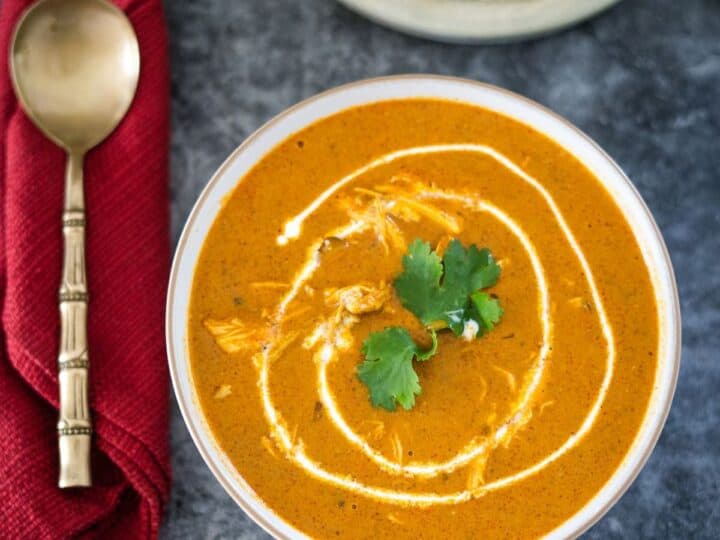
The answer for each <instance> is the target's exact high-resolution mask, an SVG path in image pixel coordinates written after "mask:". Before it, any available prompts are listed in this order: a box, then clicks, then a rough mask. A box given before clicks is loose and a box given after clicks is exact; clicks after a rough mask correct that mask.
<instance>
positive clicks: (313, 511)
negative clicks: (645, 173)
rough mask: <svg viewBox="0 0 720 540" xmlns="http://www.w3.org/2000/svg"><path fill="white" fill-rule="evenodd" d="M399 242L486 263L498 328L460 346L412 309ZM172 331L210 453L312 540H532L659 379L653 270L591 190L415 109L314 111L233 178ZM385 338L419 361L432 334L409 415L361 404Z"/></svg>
mask: <svg viewBox="0 0 720 540" xmlns="http://www.w3.org/2000/svg"><path fill="white" fill-rule="evenodd" d="M415 240H419V241H421V242H422V245H425V246H428V247H429V249H432V250H434V251H435V252H436V254H437V255H438V256H439V257H441V256H442V255H443V254H444V253H447V252H448V250H450V249H453V248H452V247H451V246H453V245H454V246H455V247H457V246H458V245H460V246H461V247H463V248H464V249H467V248H469V246H471V245H475V246H477V247H478V248H489V249H490V251H491V252H492V255H493V256H494V258H495V260H496V261H497V265H498V266H499V268H500V269H501V273H500V277H499V279H496V280H495V281H493V282H492V283H491V284H490V285H488V283H485V290H484V296H483V299H484V301H486V302H495V304H496V306H497V305H498V303H499V305H500V306H501V307H502V316H501V317H500V316H498V317H496V318H495V324H494V325H493V324H490V325H489V326H488V327H487V328H484V330H485V331H484V332H482V331H481V332H477V337H475V334H476V332H475V331H477V330H478V324H476V323H478V322H482V321H481V320H480V318H479V317H477V316H476V317H475V319H478V320H477V321H472V323H469V322H468V321H467V320H466V321H465V323H464V326H462V328H461V329H460V330H462V331H461V332H457V333H456V332H453V331H450V330H447V329H444V328H445V326H447V325H446V324H443V323H442V321H440V324H435V322H432V323H428V321H421V317H419V316H418V315H417V313H416V312H415V311H413V310H412V309H408V305H409V303H408V302H407V301H406V299H404V298H403V295H402V294H401V292H402V291H401V290H400V288H399V285H398V281H397V276H399V275H400V274H401V273H403V272H407V268H406V267H404V266H403V264H404V263H403V261H404V260H405V264H406V265H407V264H412V263H413V260H415V259H412V257H410V258H406V259H404V258H403V257H404V256H406V255H407V254H408V253H409V252H410V250H411V249H413V248H412V246H415V247H417V246H418V245H420V244H413V242H414V241H415ZM453 240H457V242H454V241H453ZM429 257H432V255H430V256H429ZM411 259H412V260H411ZM438 268H439V267H438ZM444 271H445V275H444V277H442V278H441V280H442V281H441V287H444V288H445V289H448V288H449V287H450V286H451V279H454V278H453V277H452V276H451V275H450V273H451V272H452V269H451V268H450V267H449V266H448V263H447V260H446V261H445V264H444ZM455 279H457V278H455ZM473 283H475V282H473ZM426 285H427V282H418V283H411V284H410V286H409V287H406V289H405V291H404V294H405V295H406V296H407V295H408V294H413V295H414V294H418V295H421V296H422V295H423V294H425V292H427V291H426V290H425V288H427V287H426ZM399 291H400V292H399ZM426 297H427V295H426V296H423V298H426ZM465 300H467V298H465ZM468 305H470V304H468ZM496 315H498V314H497V313H496ZM498 319H499V320H498ZM483 320H484V319H483ZM188 325H189V351H190V361H191V367H192V373H193V379H194V385H195V388H196V390H197V395H198V398H199V401H200V404H201V407H202V409H203V411H204V414H205V416H206V418H207V421H208V424H209V426H210V428H211V429H212V432H213V434H214V436H215V438H216V440H217V444H218V445H219V446H220V447H221V448H222V450H223V451H224V452H225V453H226V454H227V456H228V457H229V459H230V460H231V461H232V463H233V464H234V466H235V467H236V468H237V470H238V472H239V473H240V474H241V475H242V477H243V478H244V479H245V480H246V481H247V483H248V484H249V485H250V486H251V487H252V489H253V490H254V491H255V492H256V494H257V495H258V496H259V497H260V498H261V499H262V500H263V501H264V502H265V503H266V504H267V506H268V507H270V508H271V509H272V510H273V511H274V512H276V513H277V514H278V515H279V516H281V517H282V518H283V519H284V520H285V521H287V522H288V523H289V524H291V525H292V526H294V527H295V528H297V529H298V530H300V531H302V532H304V533H305V534H307V535H308V536H311V537H317V538H338V537H339V538H394V539H396V538H533V537H537V536H539V535H542V534H544V533H548V532H549V531H551V530H553V529H554V528H556V527H558V526H559V525H560V524H562V523H563V522H564V521H566V520H567V519H568V518H570V517H571V516H572V515H573V514H574V513H576V512H577V511H578V510H580V508H581V507H582V506H583V505H584V504H585V503H587V502H588V500H589V499H590V498H591V497H592V496H593V495H594V494H595V493H596V492H597V491H598V490H599V489H600V488H601V487H602V486H603V484H604V483H605V482H606V481H607V480H608V479H609V478H610V476H611V475H612V473H613V472H614V470H615V469H616V468H617V467H618V466H619V464H620V462H621V461H622V459H623V458H624V456H625V455H626V453H627V451H628V450H629V448H630V446H631V444H632V442H633V440H634V437H635V435H636V433H637V431H638V429H639V427H640V424H641V422H642V419H643V416H644V414H645V412H646V409H647V405H648V402H649V398H650V396H651V393H652V388H653V380H654V375H655V370H656V363H657V360H656V356H657V347H658V310H657V305H656V301H655V297H654V293H653V288H652V284H651V280H650V275H649V271H648V269H647V267H646V266H645V263H644V260H643V257H642V255H641V252H640V249H639V247H638V244H637V242H636V239H635V238H634V236H633V234H632V233H631V231H630V229H629V227H628V225H627V223H626V222H625V220H624V218H623V216H622V214H621V212H620V211H619V209H618V208H617V206H616V205H615V203H614V202H613V200H612V199H611V198H610V196H609V195H608V193H607V192H606V191H605V189H604V188H603V186H602V185H601V184H600V183H599V181H598V180H597V179H596V178H595V177H594V176H593V175H592V174H591V173H590V172H589V171H588V170H587V169H586V168H585V167H584V166H583V165H582V164H581V163H580V162H578V161H577V160H576V159H575V158H574V157H573V156H572V155H570V154H569V153H568V152H567V151H565V150H564V149H563V148H561V147H560V146H558V145H557V144H556V143H555V142H553V141H552V140H550V139H548V138H546V137H545V136H543V135H542V134H540V133H538V132H536V131H534V130H533V129H531V128H530V127H528V126H526V125H524V124H522V123H519V122H517V121H515V120H512V119H510V118H507V117H504V116H501V115H499V114H496V113H493V112H491V111H488V110H484V109H481V108H478V107H474V106H470V105H466V104H461V103H455V102H449V101H441V100H431V99H417V100H398V101H387V102H380V103H376V104H372V105H367V106H362V107H357V108H352V109H348V110H345V111H343V112H340V113H338V114H335V115H333V116H330V117H328V118H326V119H323V120H321V121H319V122H317V123H315V124H313V125H311V126H309V127H307V128H305V129H303V130H302V131H300V132H298V133H296V134H295V135H294V136H292V137H291V138H289V139H287V140H286V141H284V142H283V143H281V144H280V145H278V146H277V147H276V148H274V149H273V150H272V151H270V152H269V153H268V154H267V155H266V156H265V157H264V158H263V159H262V160H261V161H260V162H259V163H258V164H257V165H256V166H255V167H254V168H253V169H252V170H251V171H250V172H249V173H248V174H247V175H246V176H245V177H244V178H242V179H239V182H238V185H237V188H236V189H235V190H234V191H233V192H232V194H230V195H229V196H228V197H227V199H226V200H225V202H224V205H223V208H222V209H221V211H220V213H219V215H218V217H217V219H216V221H215V223H214V225H213V227H212V229H211V231H210V233H209V235H208V236H207V239H206V241H205V244H204V247H203V249H202V253H201V256H200V258H199V260H198V263H197V267H196V270H195V276H194V284H193V290H192V298H191V307H190V312H189V314H188ZM493 326H494V327H493ZM388 327H395V328H402V329H405V330H406V331H407V335H409V336H410V337H409V338H408V339H409V340H410V341H406V342H407V343H413V342H414V343H416V344H417V350H418V351H422V350H426V349H427V348H429V347H430V345H431V341H432V339H431V334H432V331H437V341H438V345H437V352H436V353H435V355H434V356H433V357H432V358H431V359H429V360H427V361H420V360H419V358H417V357H416V358H415V360H412V358H413V356H412V354H413V353H412V352H410V353H408V354H409V356H407V357H405V358H404V360H403V363H402V368H403V369H404V370H405V371H403V373H404V374H406V375H408V377H409V378H410V379H413V375H411V374H409V373H410V372H409V371H408V366H411V367H410V368H409V369H410V370H412V371H413V372H414V373H416V377H417V385H418V386H417V388H415V390H414V391H413V392H411V393H410V397H411V398H412V399H408V396H407V395H406V396H404V398H402V399H401V397H400V396H399V395H398V396H394V395H392V396H390V398H389V400H388V399H386V400H385V402H384V403H379V402H378V400H377V399H375V398H376V397H377V395H373V400H371V392H373V391H377V392H380V391H382V390H383V388H382V387H381V385H389V384H390V383H389V382H388V381H389V379H388V378H391V377H396V376H398V372H392V373H380V374H379V376H378V377H376V379H375V380H374V382H368V378H361V377H360V376H359V373H360V372H362V369H361V370H360V372H359V371H358V370H359V369H360V368H359V366H361V365H363V363H366V362H367V363H369V364H372V362H373V358H371V357H372V355H373V353H372V352H370V349H369V348H366V347H364V346H363V344H364V343H367V342H368V340H370V339H371V336H373V335H374V336H377V335H378V334H380V333H382V332H384V329H386V328H388ZM468 328H470V330H468ZM431 329H432V331H431ZM373 333H376V334H373ZM456 334H458V335H456ZM395 338H397V336H395ZM394 343H395V344H397V341H396V342H394ZM413 350H414V349H413ZM420 354H421V353H420V352H418V353H417V356H419V355H420ZM396 360H397V362H398V363H397V364H393V363H392V362H394V361H396ZM388 362H389V363H388V365H391V366H392V369H390V371H392V370H393V369H395V368H396V367H397V369H398V370H399V369H400V367H401V366H400V360H398V359H397V358H390V359H388ZM371 367H373V368H375V367H377V366H371ZM386 376H387V377H386ZM408 377H406V378H405V379H404V380H402V381H400V382H402V383H403V384H410V385H411V386H412V384H411V383H412V380H408ZM393 380H395V379H393ZM373 384H374V385H375V386H373ZM398 384H400V383H398ZM385 390H387V388H385ZM391 393H392V392H391ZM386 397H387V396H386ZM395 397H397V401H396V400H395ZM410 401H412V403H410ZM389 409H394V410H389Z"/></svg>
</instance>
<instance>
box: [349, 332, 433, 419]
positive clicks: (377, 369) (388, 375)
mask: <svg viewBox="0 0 720 540" xmlns="http://www.w3.org/2000/svg"><path fill="white" fill-rule="evenodd" d="M432 339H433V346H432V348H431V349H429V350H428V351H421V350H420V349H419V348H418V346H417V345H416V344H415V341H413V338H412V337H411V336H410V333H409V332H408V331H407V330H406V329H405V328H401V327H398V326H394V327H390V328H386V329H385V330H383V331H381V332H373V333H371V334H370V335H369V336H368V337H367V339H366V340H365V341H364V342H363V346H362V353H363V354H364V355H365V361H364V362H363V363H362V364H360V365H359V366H358V370H357V373H358V377H359V378H360V380H361V381H362V382H363V383H364V384H365V385H366V386H367V387H368V389H369V390H370V401H371V402H372V404H373V405H374V406H376V407H382V408H383V409H387V410H388V411H394V410H395V406H396V402H397V403H399V404H400V405H401V406H402V407H403V408H404V409H405V410H408V409H411V408H412V407H413V406H414V405H415V396H416V395H417V394H420V392H421V389H420V382H419V381H418V376H417V373H415V370H414V369H413V365H412V361H413V357H415V356H417V357H418V360H427V359H428V358H430V357H431V356H433V355H434V354H435V353H436V352H437V337H436V336H435V333H434V332H432Z"/></svg>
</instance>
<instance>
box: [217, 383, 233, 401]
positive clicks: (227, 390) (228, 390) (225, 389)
mask: <svg viewBox="0 0 720 540" xmlns="http://www.w3.org/2000/svg"><path fill="white" fill-rule="evenodd" d="M230 394H232V387H231V386H230V385H229V384H221V385H220V386H218V388H217V390H215V393H214V394H213V397H214V398H215V399H223V398H226V397H228V396H229V395H230Z"/></svg>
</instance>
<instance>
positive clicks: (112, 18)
mask: <svg viewBox="0 0 720 540" xmlns="http://www.w3.org/2000/svg"><path fill="white" fill-rule="evenodd" d="M11 67H12V75H13V77H12V79H13V85H14V87H15V91H16V93H17V95H18V98H19V99H20V102H21V104H22V106H23V109H25V112H26V113H27V114H28V116H30V118H31V119H32V120H33V122H34V123H35V124H36V125H37V127H38V128H40V130H41V131H43V133H45V135H47V136H48V137H49V138H50V139H52V140H53V141H54V142H55V143H56V144H58V145H59V146H62V147H63V148H65V149H66V150H68V151H69V152H75V153H84V152H85V151H87V150H89V149H90V148H92V147H93V146H95V145H97V144H98V143H99V142H100V141H102V140H103V139H104V138H105V137H107V136H108V135H109V134H110V132H111V131H112V130H113V129H114V128H115V126H117V124H118V123H119V122H120V120H121V119H122V118H123V116H124V115H125V113H126V112H127V110H128V107H129V106H130V103H131V102H132V99H133V96H134V95H135V89H136V87H137V82H138V75H139V72H140V51H139V49H138V42H137V38H136V36H135V32H134V30H133V28H132V25H131V24H130V22H129V21H128V20H127V18H126V17H125V15H124V14H123V13H122V12H121V11H120V10H119V9H117V8H116V7H115V6H113V5H112V4H109V3H106V2H104V1H101V0H44V1H42V2H39V3H38V4H35V5H34V6H33V7H31V8H30V9H29V10H28V11H27V12H26V13H25V15H24V16H23V18H22V19H21V21H20V22H19V23H18V26H17V28H16V30H15V37H14V40H13V46H12V52H11Z"/></svg>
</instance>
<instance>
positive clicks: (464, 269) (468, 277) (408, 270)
mask: <svg viewBox="0 0 720 540" xmlns="http://www.w3.org/2000/svg"><path fill="white" fill-rule="evenodd" d="M499 277H500V267H499V266H498V265H497V263H496V262H495V260H494V259H493V257H492V254H491V253H490V250H488V249H482V250H480V249H478V248H477V247H476V246H475V245H471V246H470V247H468V248H467V249H466V248H464V247H463V245H462V244H461V243H460V242H459V241H458V240H452V241H451V242H450V244H449V245H448V247H447V249H446V250H445V255H444V256H443V258H442V262H441V260H440V257H438V255H437V254H436V253H435V252H434V251H432V249H431V248H430V244H428V243H427V242H423V241H421V240H415V241H414V242H413V243H412V244H411V245H410V247H409V249H408V254H407V255H405V256H404V257H403V272H402V273H401V274H400V275H399V276H398V277H397V278H396V279H395V290H396V292H397V294H398V297H399V298H400V301H401V302H402V304H403V306H405V308H407V309H408V310H410V311H412V312H413V313H414V314H415V315H416V316H417V317H418V319H420V320H421V321H422V323H423V324H425V325H430V324H433V323H435V322H437V321H444V322H445V324H446V325H447V326H448V327H449V328H450V329H451V330H452V331H453V333H454V334H455V335H459V334H461V333H462V331H463V327H464V326H465V321H467V320H468V319H469V318H471V317H470V316H469V309H470V307H471V303H470V294H471V293H473V292H474V291H477V290H479V289H484V288H486V287H491V286H492V285H494V284H495V283H496V282H497V280H498V278H499Z"/></svg>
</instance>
